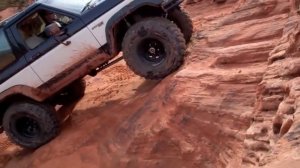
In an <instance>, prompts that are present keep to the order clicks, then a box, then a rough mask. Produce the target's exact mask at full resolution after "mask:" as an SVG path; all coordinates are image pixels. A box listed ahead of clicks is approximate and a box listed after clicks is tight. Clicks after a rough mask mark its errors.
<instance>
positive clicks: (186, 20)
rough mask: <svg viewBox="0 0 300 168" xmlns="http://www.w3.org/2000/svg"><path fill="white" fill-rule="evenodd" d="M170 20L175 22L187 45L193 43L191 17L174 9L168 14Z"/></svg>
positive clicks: (178, 9)
mask: <svg viewBox="0 0 300 168" xmlns="http://www.w3.org/2000/svg"><path fill="white" fill-rule="evenodd" d="M168 19H170V20H171V21H173V22H174V23H175V24H176V25H177V26H178V27H179V28H180V30H181V32H182V33H183V35H184V39H185V41H186V43H189V42H190V41H191V38H192V35H193V29H194V28H193V22H192V20H191V18H190V17H189V15H188V14H187V13H186V12H185V11H183V10H181V9H180V8H174V9H173V10H172V11H170V12H169V13H168Z"/></svg>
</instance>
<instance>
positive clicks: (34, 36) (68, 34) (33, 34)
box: [13, 7, 101, 82]
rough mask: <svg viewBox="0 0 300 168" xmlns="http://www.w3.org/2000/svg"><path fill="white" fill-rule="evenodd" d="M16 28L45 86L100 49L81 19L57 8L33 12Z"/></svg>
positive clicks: (29, 58)
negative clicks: (45, 83) (90, 53)
mask: <svg viewBox="0 0 300 168" xmlns="http://www.w3.org/2000/svg"><path fill="white" fill-rule="evenodd" d="M14 26H15V29H13V30H15V31H14V32H13V33H14V36H15V37H17V38H18V41H21V45H23V46H24V47H25V48H26V49H27V50H28V52H27V53H26V55H25V57H26V59H27V61H28V62H29V63H31V65H30V66H31V67H32V69H33V70H34V71H35V73H36V74H37V75H38V76H39V78H40V79H41V80H42V81H43V82H47V81H49V80H50V79H52V78H54V77H55V76H57V75H58V74H60V73H61V72H63V71H65V70H66V69H68V68H69V67H71V66H72V65H74V64H76V63H77V62H79V61H80V60H82V59H83V58H85V57H86V56H87V54H88V53H89V52H92V51H93V50H95V51H96V50H98V49H99V48H100V46H101V45H100V44H99V42H98V41H97V40H96V38H95V37H94V36H93V35H92V34H91V32H90V31H89V30H88V29H87V28H85V25H84V23H83V22H82V21H81V19H80V18H79V17H78V16H76V15H74V14H70V13H66V12H63V11H59V10H56V9H55V8H53V9H52V8H46V7H40V8H37V9H35V10H32V11H31V12H30V13H28V14H27V15H26V16H25V17H23V18H22V19H20V20H18V22H17V23H15V25H14Z"/></svg>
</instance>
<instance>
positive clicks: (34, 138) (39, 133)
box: [3, 102, 59, 149]
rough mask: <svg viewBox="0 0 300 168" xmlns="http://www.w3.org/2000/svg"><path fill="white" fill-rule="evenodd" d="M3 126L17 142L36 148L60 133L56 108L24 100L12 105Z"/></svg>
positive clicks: (13, 140)
mask: <svg viewBox="0 0 300 168" xmlns="http://www.w3.org/2000/svg"><path fill="white" fill-rule="evenodd" d="M3 128H4V131H5V132H6V134H7V135H8V137H9V138H10V139H11V141H12V142H14V143H15V144H17V145H19V146H21V147H24V148H30V149H35V148H38V147H40V146H41V145H44V144H46V143H47V142H49V141H50V140H52V139H53V138H55V137H56V136H57V135H58V133H59V119H58V117H57V116H56V113H55V110H54V108H52V107H50V106H46V105H44V104H39V103H32V102H22V103H16V104H13V105H11V106H10V107H9V108H8V109H7V111H6V112H5V114H4V117H3Z"/></svg>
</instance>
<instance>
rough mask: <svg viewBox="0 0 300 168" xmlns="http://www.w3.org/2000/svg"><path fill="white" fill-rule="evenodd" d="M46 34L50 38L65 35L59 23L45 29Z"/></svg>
mask: <svg viewBox="0 0 300 168" xmlns="http://www.w3.org/2000/svg"><path fill="white" fill-rule="evenodd" d="M45 34H46V36H48V37H50V36H57V35H61V34H63V32H62V31H61V25H60V24H59V23H58V22H53V23H51V24H49V25H48V26H46V28H45Z"/></svg>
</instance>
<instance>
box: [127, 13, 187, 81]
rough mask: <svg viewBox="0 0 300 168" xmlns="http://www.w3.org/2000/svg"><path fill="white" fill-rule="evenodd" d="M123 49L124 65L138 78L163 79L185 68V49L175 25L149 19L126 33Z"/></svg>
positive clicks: (167, 21) (165, 20) (181, 36)
mask: <svg viewBox="0 0 300 168" xmlns="http://www.w3.org/2000/svg"><path fill="white" fill-rule="evenodd" d="M122 49H123V56H124V60H125V62H126V63H127V65H128V66H129V68H130V69H131V70H132V71H134V72H135V73H136V74H137V75H139V76H142V77H144V78H146V79H162V78H164V77H166V76H167V75H169V74H171V73H172V72H174V71H175V70H177V69H178V68H179V67H180V66H181V65H182V64H183V61H184V54H185V50H186V45H185V40H184V37H183V34H182V33H181V31H180V29H179V28H178V27H177V26H176V25H175V24H174V23H172V22H171V21H169V20H167V19H165V18H147V19H145V20H142V21H140V22H138V23H136V24H135V25H133V26H132V27H131V28H130V29H129V30H128V31H127V32H126V34H125V37H124V39H123V43H122Z"/></svg>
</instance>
